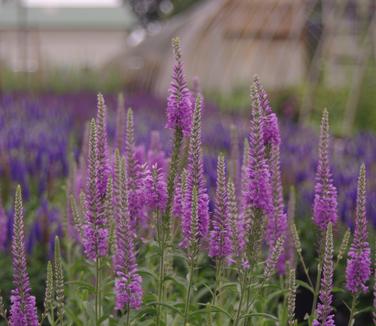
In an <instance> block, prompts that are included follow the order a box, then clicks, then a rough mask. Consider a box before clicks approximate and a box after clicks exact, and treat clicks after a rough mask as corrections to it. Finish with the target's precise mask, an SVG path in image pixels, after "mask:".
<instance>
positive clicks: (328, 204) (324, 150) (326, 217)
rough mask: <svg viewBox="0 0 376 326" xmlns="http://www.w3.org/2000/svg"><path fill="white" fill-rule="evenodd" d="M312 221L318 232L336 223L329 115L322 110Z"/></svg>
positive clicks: (335, 198) (335, 193)
mask: <svg viewBox="0 0 376 326" xmlns="http://www.w3.org/2000/svg"><path fill="white" fill-rule="evenodd" d="M313 220H314V222H315V224H316V225H317V226H318V227H319V228H320V230H322V231H324V230H326V227H327V225H328V223H329V222H330V223H332V224H333V225H335V223H336V221H337V189H336V187H335V186H334V185H333V178H332V174H331V172H330V166H329V115H328V111H327V110H324V112H323V115H322V120H321V130H320V143H319V162H318V166H317V172H316V185H315V199H314V203H313Z"/></svg>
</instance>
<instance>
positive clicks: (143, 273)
mask: <svg viewBox="0 0 376 326" xmlns="http://www.w3.org/2000/svg"><path fill="white" fill-rule="evenodd" d="M138 273H139V274H140V275H141V276H148V277H150V278H152V279H153V280H154V281H156V282H157V281H158V276H157V274H155V273H153V272H151V271H150V270H147V269H144V268H140V269H139V270H138Z"/></svg>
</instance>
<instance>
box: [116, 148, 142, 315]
mask: <svg viewBox="0 0 376 326" xmlns="http://www.w3.org/2000/svg"><path fill="white" fill-rule="evenodd" d="M114 171H115V179H114V203H115V207H114V214H115V221H116V247H115V255H114V257H113V264H114V270H115V289H114V291H115V306H116V309H118V310H122V309H124V308H125V307H127V306H129V308H131V309H139V308H140V307H141V304H142V295H143V292H142V286H141V282H142V278H141V276H140V275H139V274H138V267H137V262H136V254H135V249H134V243H133V241H134V236H133V233H132V230H131V226H130V215H129V209H128V189H127V184H128V183H127V174H126V166H125V159H124V158H123V159H120V154H119V151H118V150H116V153H115V167H114Z"/></svg>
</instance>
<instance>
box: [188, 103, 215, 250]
mask: <svg viewBox="0 0 376 326" xmlns="http://www.w3.org/2000/svg"><path fill="white" fill-rule="evenodd" d="M200 103H201V101H200V97H197V98H196V106H195V112H194V116H193V126H192V135H191V140H190V148H189V158H188V170H187V171H188V174H187V194H186V200H185V204H184V211H185V212H184V214H183V223H182V228H183V241H182V246H183V247H184V248H186V247H187V246H188V245H189V240H190V239H191V230H192V227H191V226H192V196H193V188H196V190H197V199H198V200H197V202H198V230H199V232H198V234H199V238H200V239H201V238H204V237H205V236H206V235H207V233H208V224H209V211H208V209H209V208H208V206H209V197H208V194H207V191H206V185H205V179H204V168H203V158H202V149H201V104H200Z"/></svg>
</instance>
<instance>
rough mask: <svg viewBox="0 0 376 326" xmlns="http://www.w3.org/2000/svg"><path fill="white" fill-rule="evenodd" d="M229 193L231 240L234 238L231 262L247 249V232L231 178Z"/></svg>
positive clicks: (228, 187) (238, 258) (228, 185)
mask: <svg viewBox="0 0 376 326" xmlns="http://www.w3.org/2000/svg"><path fill="white" fill-rule="evenodd" d="M227 195H228V214H229V219H230V221H229V223H230V226H231V240H232V248H233V250H232V253H233V257H232V258H231V261H230V262H234V261H236V260H238V262H240V258H242V257H243V256H244V249H245V244H246V241H245V237H244V236H245V234H244V233H245V232H244V221H243V215H241V214H239V212H238V207H237V202H236V193H235V186H234V183H233V182H232V181H231V180H229V182H228V184H227Z"/></svg>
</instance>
